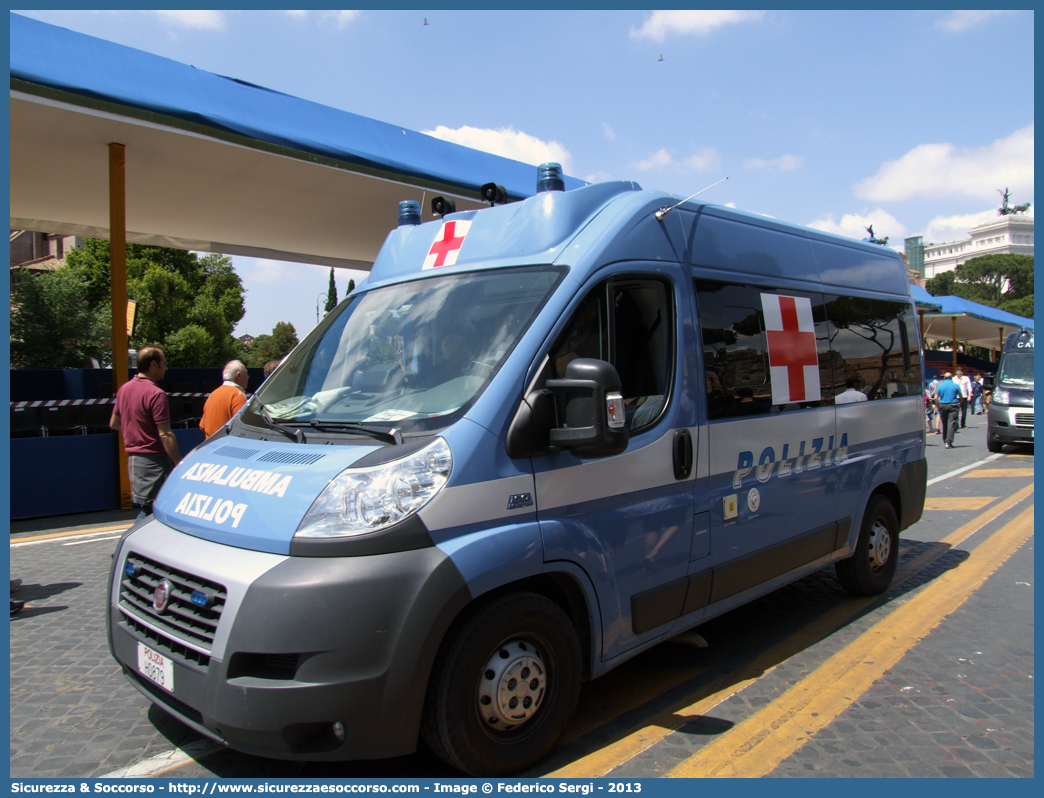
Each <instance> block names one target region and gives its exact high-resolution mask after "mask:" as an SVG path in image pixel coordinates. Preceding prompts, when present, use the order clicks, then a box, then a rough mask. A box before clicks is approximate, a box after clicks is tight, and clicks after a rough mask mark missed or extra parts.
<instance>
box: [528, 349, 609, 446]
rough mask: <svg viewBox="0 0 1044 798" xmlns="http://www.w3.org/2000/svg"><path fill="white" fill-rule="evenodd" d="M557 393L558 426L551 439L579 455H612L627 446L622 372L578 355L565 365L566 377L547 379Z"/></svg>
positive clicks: (553, 430) (604, 363)
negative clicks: (621, 391)
mask: <svg viewBox="0 0 1044 798" xmlns="http://www.w3.org/2000/svg"><path fill="white" fill-rule="evenodd" d="M546 387H547V389H548V390H549V391H551V392H552V393H553V394H554V397H555V405H556V408H557V410H558V414H557V415H558V426H557V427H554V428H552V429H551V431H550V434H549V436H548V442H549V443H550V444H551V445H552V446H555V447H559V448H562V449H569V451H571V452H572V453H573V454H575V455H576V456H577V457H609V456H610V455H614V454H620V452H622V451H624V450H625V449H626V448H627V441H628V434H627V420H626V418H624V406H623V396H622V395H621V394H620V387H621V383H620V375H619V374H617V372H616V367H615V366H613V365H612V364H611V363H607V362H605V361H604V360H594V359H590V358H578V359H576V360H574V361H572V362H571V363H570V364H569V365H568V366H566V373H565V378H564V379H560V380H548V381H547V383H546Z"/></svg>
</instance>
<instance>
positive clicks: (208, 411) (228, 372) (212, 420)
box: [199, 360, 250, 438]
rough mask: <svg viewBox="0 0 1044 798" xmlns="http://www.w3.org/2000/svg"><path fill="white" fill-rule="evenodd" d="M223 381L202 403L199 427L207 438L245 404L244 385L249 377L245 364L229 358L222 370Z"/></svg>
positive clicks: (245, 385)
mask: <svg viewBox="0 0 1044 798" xmlns="http://www.w3.org/2000/svg"><path fill="white" fill-rule="evenodd" d="M222 377H223V378H224V380H225V382H224V383H222V385H221V387H220V388H218V389H217V390H215V391H213V392H212V393H211V394H210V396H208V397H207V403H206V404H205V405H203V418H201V419H200V420H199V428H200V429H201V430H203V434H204V435H206V436H207V437H208V438H209V437H210V436H211V435H213V434H214V433H215V432H217V431H218V430H219V429H221V428H222V427H223V426H225V424H227V423H228V420H229V419H230V418H232V416H234V415H235V414H236V413H238V412H239V408H241V407H242V406H243V405H245V404H246V387H247V382H249V380H250V377H249V375H248V374H247V370H246V366H244V365H243V364H242V363H240V362H239V361H238V360H230V361H229V362H228V363H226V364H225V370H224V371H223V372H222Z"/></svg>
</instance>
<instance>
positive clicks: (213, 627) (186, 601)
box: [120, 552, 228, 654]
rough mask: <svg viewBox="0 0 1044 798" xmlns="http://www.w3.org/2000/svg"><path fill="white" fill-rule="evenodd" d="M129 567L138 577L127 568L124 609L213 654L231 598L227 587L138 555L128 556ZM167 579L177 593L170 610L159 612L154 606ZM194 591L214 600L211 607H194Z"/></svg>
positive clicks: (172, 595) (123, 585)
mask: <svg viewBox="0 0 1044 798" xmlns="http://www.w3.org/2000/svg"><path fill="white" fill-rule="evenodd" d="M126 564H127V565H129V566H133V571H134V573H133V574H128V573H127V569H126V567H125V568H124V572H123V578H122V581H121V582H120V606H121V607H126V608H128V609H130V610H133V611H134V613H135V614H137V615H138V617H139V618H142V619H143V620H146V621H148V623H150V624H152V625H153V626H157V627H159V628H161V629H163V630H164V632H166V633H167V634H168V635H170V636H171V637H172V638H174V640H176V641H180V642H184V643H190V644H192V645H195V646H199V647H202V648H203V649H204V650H205V651H206V652H207V653H208V654H209V653H210V649H211V647H212V646H213V645H214V635H215V633H216V632H217V626H218V621H220V620H221V611H222V610H223V609H224V608H225V601H226V598H227V595H228V594H227V591H226V589H225V587H224V585H219V584H217V582H211V581H209V580H207V579H203V578H202V577H198V576H193V575H192V574H189V573H186V572H185V571H180V570H178V569H177V568H171V567H170V566H167V565H163V564H162V563H158V562H156V561H155V560H150V559H149V558H148V557H143V556H142V555H140V554H137V553H136V552H131V553H130V554H128V555H127V562H126ZM163 579H167V580H168V581H169V582H170V583H171V585H172V587H173V589H172V590H171V593H170V599H169V602H168V604H167V606H166V608H165V609H164V610H163V612H157V611H156V609H155V608H154V607H153V606H152V597H153V593H154V592H155V590H156V586H157V585H158V584H159V583H160V582H161V581H162V580H163ZM194 590H196V591H202V592H205V593H208V594H209V595H210V596H212V597H213V598H212V601H210V602H209V606H206V607H201V606H198V605H196V604H193V603H192V601H191V597H192V592H193V591H194Z"/></svg>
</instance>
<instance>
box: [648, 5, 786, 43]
mask: <svg viewBox="0 0 1044 798" xmlns="http://www.w3.org/2000/svg"><path fill="white" fill-rule="evenodd" d="M764 16H765V12H764V11H653V12H652V14H650V15H649V16H648V17H647V18H646V20H645V22H643V23H642V26H641V27H640V28H638V29H637V30H635V29H634V28H631V38H632V39H652V40H653V41H657V42H662V41H663V40H664V37H666V35H667V34H668V33H680V34H689V33H695V34H699V35H707V34H708V33H711V32H712V31H715V30H717V29H718V28H721V27H723V26H725V25H733V24H736V23H741V22H757V21H759V20H760V19H761V18H762V17H764Z"/></svg>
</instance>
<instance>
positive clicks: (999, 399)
mask: <svg viewBox="0 0 1044 798" xmlns="http://www.w3.org/2000/svg"><path fill="white" fill-rule="evenodd" d="M993 401H994V402H996V403H997V404H999V405H1010V404H1011V394H1010V393H1008V392H1007V391H1006V390H1005V389H1004V388H998V389H997V390H995V391H994V392H993Z"/></svg>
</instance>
